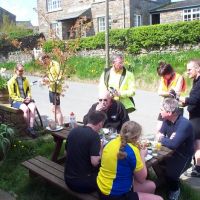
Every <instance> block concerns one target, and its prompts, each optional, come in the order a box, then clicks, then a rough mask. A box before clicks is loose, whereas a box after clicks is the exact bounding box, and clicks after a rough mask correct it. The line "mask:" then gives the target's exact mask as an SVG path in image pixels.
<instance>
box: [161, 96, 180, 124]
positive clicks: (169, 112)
mask: <svg viewBox="0 0 200 200" xmlns="http://www.w3.org/2000/svg"><path fill="white" fill-rule="evenodd" d="M178 106H179V105H178V101H177V100H176V99H174V98H166V99H164V101H163V103H162V107H161V109H160V110H161V111H160V113H161V115H162V118H163V119H167V120H169V121H173V119H174V118H176V117H177V116H178V112H179V109H178Z"/></svg>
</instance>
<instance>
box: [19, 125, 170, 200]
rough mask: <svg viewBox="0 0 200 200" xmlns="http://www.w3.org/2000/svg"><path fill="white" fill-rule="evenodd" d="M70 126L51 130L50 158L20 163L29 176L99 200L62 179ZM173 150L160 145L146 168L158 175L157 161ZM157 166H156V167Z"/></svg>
mask: <svg viewBox="0 0 200 200" xmlns="http://www.w3.org/2000/svg"><path fill="white" fill-rule="evenodd" d="M70 130H71V128H69V127H65V128H63V129H62V130H60V131H51V134H52V136H53V137H54V141H55V148H54V151H53V154H52V157H51V160H49V159H47V158H45V157H42V156H36V157H34V158H31V159H29V160H26V161H24V162H23V163H22V165H23V166H24V167H26V168H27V169H28V170H29V175H30V177H32V178H33V177H34V178H35V177H40V178H43V179H44V180H45V181H47V183H50V184H54V185H55V186H57V187H59V188H61V189H63V190H64V191H66V192H68V193H70V194H72V195H73V196H75V197H77V198H79V199H81V200H99V198H98V194H97V192H93V193H89V194H82V193H77V192H74V191H72V190H70V188H68V186H67V185H66V184H65V181H64V176H63V174H64V166H63V165H60V164H61V163H62V164H63V163H64V159H65V157H62V158H59V154H60V151H61V148H62V144H63V141H64V140H65V139H67V137H68V135H69V132H70ZM172 152H173V151H172V150H170V149H168V148H166V147H163V146H162V147H161V150H160V151H159V152H158V155H157V156H154V157H153V158H151V159H150V160H147V161H146V165H147V168H148V169H149V168H151V167H152V168H153V169H154V171H155V173H156V175H157V176H158V177H159V175H160V174H159V169H157V168H159V167H158V165H157V163H159V161H161V160H162V159H164V158H166V157H167V156H169V155H170V154H171V153H172ZM156 167H157V168H156Z"/></svg>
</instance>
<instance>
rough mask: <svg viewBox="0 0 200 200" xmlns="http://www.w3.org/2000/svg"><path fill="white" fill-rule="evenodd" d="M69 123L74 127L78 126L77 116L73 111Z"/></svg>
mask: <svg viewBox="0 0 200 200" xmlns="http://www.w3.org/2000/svg"><path fill="white" fill-rule="evenodd" d="M69 124H70V127H71V128H74V127H75V126H76V116H75V114H74V113H73V112H71V113H70V116H69Z"/></svg>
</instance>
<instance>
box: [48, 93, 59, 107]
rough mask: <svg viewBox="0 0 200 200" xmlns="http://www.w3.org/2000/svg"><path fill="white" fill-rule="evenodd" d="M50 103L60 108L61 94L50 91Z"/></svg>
mask: <svg viewBox="0 0 200 200" xmlns="http://www.w3.org/2000/svg"><path fill="white" fill-rule="evenodd" d="M49 101H50V103H52V104H53V105H57V106H59V105H60V94H59V93H55V92H51V91H49Z"/></svg>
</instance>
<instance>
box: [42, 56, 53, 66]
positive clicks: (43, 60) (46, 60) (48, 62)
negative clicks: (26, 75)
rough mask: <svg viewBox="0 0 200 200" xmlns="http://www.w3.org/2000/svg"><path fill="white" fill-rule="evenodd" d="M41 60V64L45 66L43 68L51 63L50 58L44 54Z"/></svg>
mask: <svg viewBox="0 0 200 200" xmlns="http://www.w3.org/2000/svg"><path fill="white" fill-rule="evenodd" d="M41 60H42V63H43V64H44V65H45V66H49V64H50V62H51V58H50V56H49V55H47V54H45V55H43V56H42V58H41Z"/></svg>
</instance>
